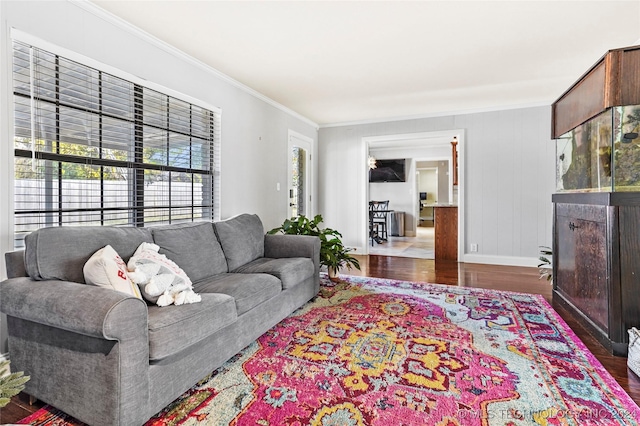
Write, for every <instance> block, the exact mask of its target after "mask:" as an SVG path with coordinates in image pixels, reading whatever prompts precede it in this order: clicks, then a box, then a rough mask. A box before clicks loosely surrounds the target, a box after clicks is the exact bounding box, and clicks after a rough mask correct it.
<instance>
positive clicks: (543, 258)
mask: <svg viewBox="0 0 640 426" xmlns="http://www.w3.org/2000/svg"><path fill="white" fill-rule="evenodd" d="M552 256H553V251H552V250H551V248H550V247H545V246H540V257H538V260H539V261H540V263H539V264H538V271H539V272H540V279H542V278H546V280H547V281H553V269H552V265H551V259H552Z"/></svg>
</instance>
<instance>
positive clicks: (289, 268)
mask: <svg viewBox="0 0 640 426" xmlns="http://www.w3.org/2000/svg"><path fill="white" fill-rule="evenodd" d="M233 272H238V273H243V274H247V273H249V274H257V273H262V274H269V275H273V276H275V277H277V278H278V279H279V280H280V282H281V283H282V289H283V290H287V289H289V288H292V287H295V286H296V285H297V284H300V283H301V282H303V281H304V280H306V279H307V278H309V277H311V276H312V275H313V273H314V266H313V261H312V260H311V259H309V258H306V257H289V258H281V259H271V258H268V257H261V258H260V259H256V260H254V261H253V262H249V263H248V264H246V265H244V266H241V267H239V268H238V269H236V270H235V271H233Z"/></svg>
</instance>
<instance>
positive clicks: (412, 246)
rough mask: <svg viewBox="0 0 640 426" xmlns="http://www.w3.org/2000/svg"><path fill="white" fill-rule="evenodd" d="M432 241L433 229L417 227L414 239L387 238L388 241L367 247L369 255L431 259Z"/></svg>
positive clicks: (432, 256)
mask: <svg viewBox="0 0 640 426" xmlns="http://www.w3.org/2000/svg"><path fill="white" fill-rule="evenodd" d="M433 240H434V235H433V227H425V226H419V227H418V230H417V234H416V236H415V237H392V236H389V241H386V242H383V243H382V244H377V243H373V247H371V246H369V254H377V255H380V256H399V257H413V258H416V259H433V258H434V243H433Z"/></svg>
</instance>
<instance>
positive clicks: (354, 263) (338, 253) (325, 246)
mask: <svg viewBox="0 0 640 426" xmlns="http://www.w3.org/2000/svg"><path fill="white" fill-rule="evenodd" d="M320 223H322V216H321V215H316V216H315V217H314V218H313V219H309V218H308V217H306V216H298V217H292V218H291V219H286V220H285V221H284V222H283V224H282V225H281V226H279V227H277V228H274V229H272V230H270V231H269V232H268V233H269V234H276V233H278V232H281V233H283V234H289V235H312V236H315V237H318V238H319V239H320V264H321V265H324V266H326V267H327V272H328V274H329V278H330V279H331V280H333V281H335V280H337V276H338V272H339V270H340V268H342V267H346V268H347V269H351V268H356V269H360V263H359V262H358V259H356V258H355V257H353V256H351V255H350V254H349V252H351V251H353V249H351V248H347V247H345V246H344V244H342V240H341V238H342V234H341V233H340V232H338V231H336V230H335V229H331V228H320V226H319V225H320Z"/></svg>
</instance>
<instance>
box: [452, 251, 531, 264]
mask: <svg viewBox="0 0 640 426" xmlns="http://www.w3.org/2000/svg"><path fill="white" fill-rule="evenodd" d="M462 261H463V262H464V263H482V264H485V265H503V266H524V267H531V268H535V267H537V266H538V263H539V260H538V258H537V257H517V256H493V255H485V254H468V253H467V254H465V255H464V256H463V260H462Z"/></svg>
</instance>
